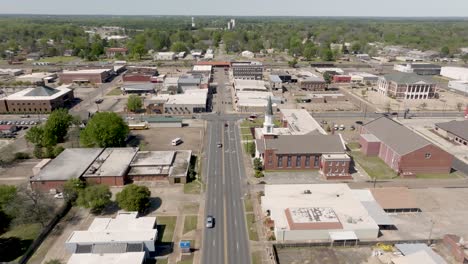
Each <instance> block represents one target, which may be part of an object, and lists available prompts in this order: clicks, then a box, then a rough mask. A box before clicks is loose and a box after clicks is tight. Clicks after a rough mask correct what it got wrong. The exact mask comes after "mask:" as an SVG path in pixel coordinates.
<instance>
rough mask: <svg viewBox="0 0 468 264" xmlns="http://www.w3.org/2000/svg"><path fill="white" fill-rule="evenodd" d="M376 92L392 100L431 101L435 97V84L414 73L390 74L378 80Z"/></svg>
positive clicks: (428, 78) (429, 79)
mask: <svg viewBox="0 0 468 264" xmlns="http://www.w3.org/2000/svg"><path fill="white" fill-rule="evenodd" d="M377 90H378V92H379V93H380V94H382V95H385V96H388V97H391V98H394V99H404V100H415V99H432V98H434V97H435V96H436V82H435V81H433V80H432V79H431V78H430V77H426V76H420V75H417V74H415V73H392V74H387V75H384V76H382V77H380V78H379V81H378V82H377Z"/></svg>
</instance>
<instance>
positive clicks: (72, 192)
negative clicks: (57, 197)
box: [63, 178, 86, 203]
mask: <svg viewBox="0 0 468 264" xmlns="http://www.w3.org/2000/svg"><path fill="white" fill-rule="evenodd" d="M85 188H86V182H85V181H82V180H81V179H78V178H74V179H69V180H68V181H67V182H65V183H64V184H63V196H64V198H65V199H66V200H67V201H70V202H72V203H74V202H75V201H76V199H77V198H78V195H79V194H80V192H82V191H83V190H84V189H85Z"/></svg>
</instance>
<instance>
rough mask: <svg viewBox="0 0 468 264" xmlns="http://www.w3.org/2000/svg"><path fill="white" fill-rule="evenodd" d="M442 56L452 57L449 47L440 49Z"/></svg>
mask: <svg viewBox="0 0 468 264" xmlns="http://www.w3.org/2000/svg"><path fill="white" fill-rule="evenodd" d="M440 55H442V56H443V57H447V56H448V55H450V49H449V47H447V46H444V47H442V48H441V49H440Z"/></svg>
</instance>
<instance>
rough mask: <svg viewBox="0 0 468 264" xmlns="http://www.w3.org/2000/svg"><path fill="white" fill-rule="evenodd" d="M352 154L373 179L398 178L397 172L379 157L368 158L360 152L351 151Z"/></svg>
mask: <svg viewBox="0 0 468 264" xmlns="http://www.w3.org/2000/svg"><path fill="white" fill-rule="evenodd" d="M350 154H351V156H352V157H353V159H354V161H355V162H357V163H359V165H361V167H362V168H363V169H364V170H365V171H366V172H367V174H369V176H370V177H371V178H372V179H374V178H376V179H391V178H396V177H398V175H397V174H396V172H395V171H393V170H392V169H391V168H390V167H389V166H388V165H387V164H385V162H383V161H382V160H381V159H380V158H379V157H366V156H365V155H364V154H363V153H362V152H360V151H351V153H350Z"/></svg>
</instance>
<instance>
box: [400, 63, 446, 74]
mask: <svg viewBox="0 0 468 264" xmlns="http://www.w3.org/2000/svg"><path fill="white" fill-rule="evenodd" d="M393 69H394V70H395V71H399V72H406V73H416V74H418V75H439V74H440V71H441V67H440V66H439V65H435V64H430V63H406V64H395V65H394V66H393Z"/></svg>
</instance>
